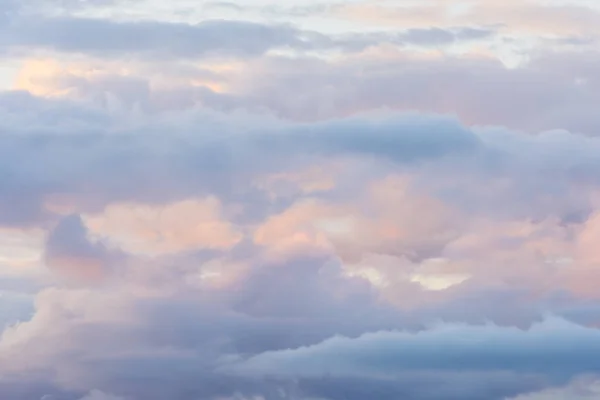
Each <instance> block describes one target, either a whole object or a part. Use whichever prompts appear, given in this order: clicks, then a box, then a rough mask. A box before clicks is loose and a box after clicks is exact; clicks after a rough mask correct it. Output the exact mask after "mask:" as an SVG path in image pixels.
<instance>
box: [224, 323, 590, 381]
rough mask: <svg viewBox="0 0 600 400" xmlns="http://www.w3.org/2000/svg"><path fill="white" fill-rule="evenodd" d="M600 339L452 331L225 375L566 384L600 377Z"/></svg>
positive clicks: (363, 343)
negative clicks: (496, 376)
mask: <svg viewBox="0 0 600 400" xmlns="http://www.w3.org/2000/svg"><path fill="white" fill-rule="evenodd" d="M599 348H600V332H599V331H597V330H596V329H592V328H584V327H581V326H578V325H573V324H570V323H567V322H565V321H562V320H556V319H554V320H552V319H550V320H546V321H545V322H544V323H543V324H540V325H534V326H533V327H532V328H531V329H530V330H528V331H520V330H518V329H516V328H498V327H494V326H489V325H488V326H482V327H467V326H452V325H445V326H442V327H440V328H437V329H432V330H430V331H424V332H420V333H417V334H407V333H399V332H381V333H374V334H367V335H365V336H362V337H360V338H357V339H346V338H341V337H336V338H331V339H328V340H327V341H325V342H323V343H321V344H319V345H316V346H311V347H305V348H299V349H295V350H282V351H278V352H267V353H263V354H260V355H257V356H254V357H251V358H249V359H248V360H245V361H241V362H240V363H238V364H233V365H226V366H224V367H223V369H224V370H225V371H231V372H233V373H239V374H243V375H251V376H265V375H266V376H269V375H272V376H308V377H311V376H312V377H318V376H326V375H332V376H346V377H351V376H365V375H367V376H369V375H378V376H385V377H390V378H392V377H394V376H396V375H402V373H403V372H406V371H412V372H416V371H440V372H441V371H454V372H459V371H463V372H468V371H480V372H483V371H514V372H517V373H523V374H542V375H546V376H548V377H552V378H553V379H557V380H558V381H562V380H564V379H567V380H568V379H570V378H572V377H574V376H577V375H580V374H585V373H597V372H598V371H600V363H599V362H598V361H597V360H596V358H595V357H594V356H593V354H594V352H595V351H597V350H598V349H599Z"/></svg>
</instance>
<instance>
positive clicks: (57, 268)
mask: <svg viewBox="0 0 600 400" xmlns="http://www.w3.org/2000/svg"><path fill="white" fill-rule="evenodd" d="M116 256H117V255H116V254H111V251H110V250H109V249H108V248H107V247H106V246H105V245H104V244H103V243H101V242H96V243H94V242H91V241H90V239H89V237H88V232H87V229H86V227H85V225H84V224H83V221H82V220H81V217H80V216H79V215H70V216H67V217H64V218H62V219H61V220H60V221H59V223H58V224H57V225H56V226H55V227H54V229H52V231H51V232H50V233H49V235H48V238H47V240H46V249H45V254H44V261H45V263H46V265H47V266H48V267H49V268H50V269H51V270H53V271H54V272H56V273H57V274H58V275H60V276H63V277H65V278H67V279H73V280H76V281H83V282H92V283H99V282H102V281H104V280H105V279H106V278H107V276H108V275H109V274H110V273H111V266H112V264H114V263H115V261H116V260H115V258H116Z"/></svg>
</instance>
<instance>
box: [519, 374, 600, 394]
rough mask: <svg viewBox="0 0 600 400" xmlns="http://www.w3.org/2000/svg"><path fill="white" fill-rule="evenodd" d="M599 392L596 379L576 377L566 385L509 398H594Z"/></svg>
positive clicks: (599, 388)
mask: <svg viewBox="0 0 600 400" xmlns="http://www.w3.org/2000/svg"><path fill="white" fill-rule="evenodd" d="M599 394H600V386H599V385H598V381H597V380H595V379H594V378H593V377H588V378H581V379H577V380H575V381H574V382H572V383H570V384H569V385H568V386H566V387H561V388H552V389H544V390H541V391H539V392H536V393H531V394H523V395H519V396H517V397H514V398H512V399H511V400H560V399H573V400H587V399H595V398H597V397H598V395H599Z"/></svg>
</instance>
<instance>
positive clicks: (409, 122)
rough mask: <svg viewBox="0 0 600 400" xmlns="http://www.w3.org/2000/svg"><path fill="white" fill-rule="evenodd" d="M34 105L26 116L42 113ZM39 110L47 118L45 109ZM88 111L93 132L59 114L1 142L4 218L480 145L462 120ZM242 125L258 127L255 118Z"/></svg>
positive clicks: (225, 190)
mask: <svg viewBox="0 0 600 400" xmlns="http://www.w3.org/2000/svg"><path fill="white" fill-rule="evenodd" d="M32 103H33V104H32V110H31V111H30V112H35V111H38V110H35V103H36V102H35V101H32ZM39 106H41V109H39V111H38V113H41V118H44V116H45V115H46V111H45V107H46V106H45V105H43V104H39ZM55 107H57V108H54V107H51V108H50V109H57V111H59V112H61V111H60V109H61V106H60V103H59V104H58V105H55ZM87 113H88V112H87V111H85V110H84V109H81V108H78V107H75V108H74V109H73V113H72V115H73V119H77V118H80V117H81V118H86V116H88V115H89V117H88V118H89V120H88V124H87V126H85V125H84V126H77V124H75V125H72V124H71V123H68V122H67V121H68V120H67V119H66V118H58V117H56V120H54V121H49V123H48V124H46V125H45V128H44V129H43V128H41V127H39V128H33V129H32V131H31V132H19V133H17V132H15V133H14V134H10V133H7V134H5V135H4V136H2V138H0V142H2V143H3V144H2V150H0V153H2V159H1V161H0V174H4V175H5V178H4V179H3V180H2V183H1V184H0V200H3V201H1V204H2V206H1V207H0V209H2V210H4V211H3V212H0V215H2V217H0V219H1V220H3V221H4V222H5V223H6V224H19V223H23V224H26V223H28V222H31V221H34V220H35V221H43V220H46V219H49V218H50V219H51V218H52V215H51V214H49V213H48V212H47V211H45V209H44V204H46V203H45V202H47V201H50V197H51V196H52V195H60V196H67V197H69V196H73V197H76V198H77V199H78V200H76V201H77V202H78V204H80V205H83V204H87V207H88V209H94V208H98V207H102V206H103V205H104V204H107V203H108V202H112V201H119V200H121V201H123V200H133V199H137V200H140V201H150V202H156V201H168V200H172V199H175V198H180V197H181V196H183V197H185V196H189V195H193V194H202V193H205V194H206V193H212V192H216V193H221V194H223V195H227V196H232V195H233V193H234V192H235V191H236V190H237V191H239V190H243V189H244V188H248V183H249V178H251V177H252V176H253V174H256V173H259V172H261V171H262V172H269V171H273V169H274V168H277V166H278V165H281V166H284V165H288V166H290V165H292V164H293V163H294V159H295V160H302V159H305V158H306V157H337V156H344V155H347V154H355V155H357V156H362V157H383V158H385V159H389V160H390V161H394V162H399V163H401V164H403V163H414V162H419V161H421V160H427V159H432V158H437V157H443V156H445V155H448V156H450V155H452V154H462V153H464V152H469V151H476V150H477V148H478V146H479V144H478V139H477V138H476V136H474V135H473V134H472V133H470V132H469V131H468V130H466V129H465V128H463V127H461V126H460V125H459V124H458V123H457V122H456V121H453V120H452V119H447V118H430V117H427V116H419V115H407V116H406V117H403V118H383V119H380V120H378V121H375V122H371V121H369V120H368V119H362V118H356V119H348V120H338V121H331V122H322V123H318V124H311V125H306V126H294V125H293V124H289V123H287V122H283V121H276V120H274V119H269V118H266V119H262V118H261V119H258V120H255V121H256V122H258V124H257V125H255V126H253V125H252V124H250V125H248V126H247V127H245V128H242V129H239V128H238V127H237V126H236V125H237V122H234V123H233V124H231V123H230V122H227V118H228V117H227V116H226V115H219V114H212V113H210V112H209V113H200V114H198V115H197V117H196V118H199V119H194V120H193V121H190V122H189V123H186V122H183V123H179V122H176V119H173V120H171V121H167V120H164V119H162V118H157V119H156V121H155V122H149V123H144V126H143V127H140V128H136V129H127V130H125V131H123V129H122V128H121V129H119V130H117V129H116V128H113V127H114V126H115V125H116V124H117V122H116V121H113V122H109V121H110V119H104V118H101V117H96V116H94V114H87ZM53 115H55V116H56V115H57V114H53ZM90 117H91V118H90ZM242 118H243V119H244V118H248V121H249V122H251V121H252V118H251V116H247V117H243V116H242ZM25 119H26V117H25ZM56 122H58V124H56V125H55V126H52V125H53V123H56ZM65 122H67V124H66V125H64V124H65ZM23 123H27V122H26V121H25V120H23ZM271 123H272V124H271ZM173 124H175V125H173ZM267 124H271V125H270V126H267ZM20 129H21V130H27V129H26V127H25V126H21V127H20ZM38 129H39V130H42V129H43V130H44V131H45V132H44V131H42V132H38ZM52 131H54V133H52ZM85 131H87V132H85ZM166 132H171V133H170V134H168V135H167V134H166ZM239 171H244V172H243V173H242V174H241V175H240V174H238V172H239ZM23 182H27V185H23ZM244 182H246V184H244ZM234 188H237V189H234ZM21 196H22V197H21ZM15 210H20V212H19V213H15Z"/></svg>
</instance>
